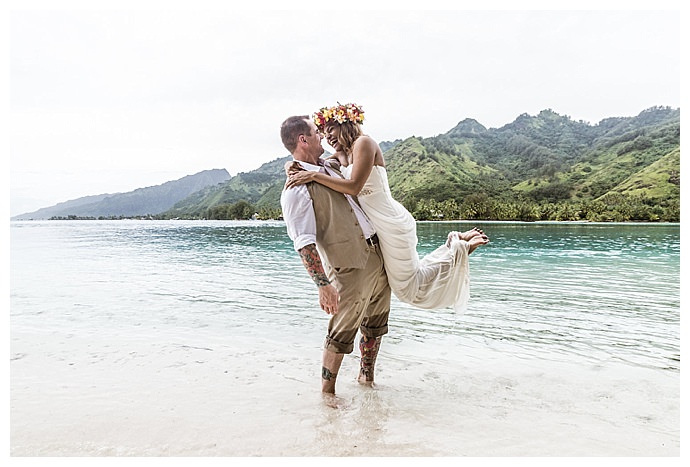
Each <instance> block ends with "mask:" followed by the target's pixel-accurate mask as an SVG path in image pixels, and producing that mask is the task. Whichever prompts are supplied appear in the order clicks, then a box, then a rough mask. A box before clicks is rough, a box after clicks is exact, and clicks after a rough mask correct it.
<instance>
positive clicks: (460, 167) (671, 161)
mask: <svg viewBox="0 0 690 467" xmlns="http://www.w3.org/2000/svg"><path fill="white" fill-rule="evenodd" d="M379 145H380V146H381V149H382V150H383V151H384V157H385V160H386V166H387V171H388V176H389V183H390V186H391V192H392V194H393V196H394V197H395V198H396V199H397V200H398V201H400V202H401V203H403V204H404V205H405V206H406V207H407V208H408V210H410V212H412V213H413V215H414V216H415V218H416V219H418V220H424V219H459V218H463V219H494V220H596V221H626V220H650V221H654V220H664V221H679V219H680V109H672V108H670V107H661V106H657V107H651V108H649V109H645V110H643V111H642V112H640V113H639V114H638V115H637V116H634V117H609V118H605V119H603V120H601V121H600V122H599V123H597V124H596V125H591V124H589V123H588V122H584V121H582V120H580V121H574V120H572V119H571V118H570V117H568V116H567V115H566V116H563V115H559V114H557V113H556V112H554V111H553V110H551V109H545V110H542V111H541V112H539V113H538V114H537V115H534V116H531V115H528V114H526V113H523V114H521V115H519V116H518V117H517V118H516V119H515V120H514V121H513V122H510V123H508V124H506V125H504V126H502V127H500V128H490V129H487V128H486V127H484V126H483V125H482V124H481V123H479V122H478V121H476V120H474V119H471V118H466V119H464V120H462V121H460V122H458V124H457V125H456V126H454V127H453V128H451V129H450V130H448V131H447V132H446V133H442V134H439V135H437V136H433V137H428V138H422V137H417V136H410V137H407V138H405V139H396V140H395V141H382V142H380V143H379ZM290 158H291V156H289V155H286V156H283V157H278V158H276V159H274V160H272V161H270V162H267V163H264V164H262V165H261V166H260V167H259V168H257V169H255V170H253V171H250V172H242V173H238V174H237V175H235V176H234V177H229V178H228V179H227V180H224V181H222V182H220V183H218V184H216V185H207V186H205V187H203V188H202V189H200V190H197V191H196V192H194V193H190V194H189V196H187V197H186V198H183V199H179V200H177V201H176V202H175V203H174V204H173V205H171V206H170V207H168V209H167V210H163V211H160V212H158V213H154V214H155V217H156V218H161V219H170V218H177V217H179V218H190V219H206V218H207V219H245V218H249V217H258V218H280V217H281V213H280V203H279V199H280V193H281V191H282V187H283V183H284V180H285V174H284V169H283V166H284V163H285V162H286V161H288V160H290ZM77 201H78V200H77ZM101 202H102V201H101Z"/></svg>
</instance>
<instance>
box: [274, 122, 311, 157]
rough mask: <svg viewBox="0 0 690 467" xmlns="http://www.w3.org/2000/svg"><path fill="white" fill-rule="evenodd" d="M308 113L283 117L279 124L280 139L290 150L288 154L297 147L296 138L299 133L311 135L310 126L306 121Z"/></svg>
mask: <svg viewBox="0 0 690 467" xmlns="http://www.w3.org/2000/svg"><path fill="white" fill-rule="evenodd" d="M308 120H309V115H295V116H292V117H288V118H286V119H285V121H284V122H283V124H282V125H280V139H282V140H283V146H285V149H287V150H288V151H290V154H292V153H293V152H295V149H297V139H298V138H299V135H307V136H311V127H310V126H309V124H308V123H307V121H308Z"/></svg>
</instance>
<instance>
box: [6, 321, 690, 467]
mask: <svg viewBox="0 0 690 467" xmlns="http://www.w3.org/2000/svg"><path fill="white" fill-rule="evenodd" d="M309 344H314V345H313V346H310V347H301V346H300V345H298V344H294V345H292V346H289V347H288V348H285V345H284V344H283V343H280V342H272V341H270V340H264V339H260V338H247V340H246V341H241V340H237V339H234V340H233V341H221V340H215V341H214V340H209V338H208V336H205V337H203V336H193V335H190V336H188V337H187V338H185V337H181V336H179V335H178V336H175V337H174V338H173V337H172V336H171V338H170V339H166V336H165V335H162V336H158V338H156V339H152V338H150V337H147V338H145V337H144V336H139V337H134V336H120V335H116V334H111V335H110V336H99V337H98V338H94V336H83V335H82V336H79V335H77V334H62V335H61V334H58V333H54V334H46V333H45V332H30V331H26V330H23V331H21V332H13V333H12V337H11V362H10V370H11V421H10V428H11V430H10V435H11V450H10V455H11V456H16V457H22V456H38V457H40V456H137V457H139V456H144V457H146V456H156V457H159V456H175V457H178V456H180V457H182V456H197V457H206V456H210V457H216V456H248V457H274V456H291V457H292V456H295V457H302V456H334V457H343V456H405V457H413V456H429V457H445V456H452V457H455V456H469V457H474V456H480V457H481V456H527V457H533V456H537V457H540V456H559V457H561V456H563V457H570V456H633V457H637V456H644V457H669V456H670V457H673V456H679V455H680V412H679V410H680V409H679V405H680V398H679V384H680V383H679V379H680V378H679V375H678V374H677V373H668V372H660V371H659V370H646V369H643V368H639V367H630V366H626V365H622V364H611V365H602V364H593V365H591V366H583V365H582V364H581V363H579V364H570V363H564V362H558V361H549V360H547V359H544V360H542V361H535V360H530V359H522V358H520V357H519V356H511V355H506V354H503V353H502V352H501V351H500V349H489V348H484V349H481V348H466V349H448V348H445V349H443V350H441V348H440V347H439V348H437V349H435V350H436V351H437V352H436V353H437V354H438V355H437V357H436V358H432V357H431V354H432V353H434V352H433V350H434V348H433V345H435V344H433V343H430V344H426V343H425V344H421V343H415V342H401V341H397V342H396V341H395V339H392V340H389V342H386V343H384V346H383V347H382V351H381V356H380V361H379V365H378V369H379V370H378V376H377V377H378V384H377V386H376V387H375V388H373V389H371V388H364V387H361V386H359V385H358V384H357V383H356V382H355V381H354V377H355V375H356V373H357V365H358V359H357V356H356V353H355V354H352V355H351V356H348V357H346V359H345V361H344V363H343V368H342V370H341V373H340V374H341V377H340V379H339V382H338V398H339V401H340V407H339V408H336V409H334V408H331V407H328V406H327V405H326V404H324V402H323V400H322V398H321V395H320V392H319V368H320V366H319V365H320V354H321V349H320V346H319V345H318V343H317V342H309ZM277 349H282V351H277Z"/></svg>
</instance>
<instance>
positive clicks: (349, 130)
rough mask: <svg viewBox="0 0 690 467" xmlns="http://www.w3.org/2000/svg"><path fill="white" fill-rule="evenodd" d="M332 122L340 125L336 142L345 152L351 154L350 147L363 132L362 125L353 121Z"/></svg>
mask: <svg viewBox="0 0 690 467" xmlns="http://www.w3.org/2000/svg"><path fill="white" fill-rule="evenodd" d="M334 124H335V125H339V126H340V133H339V134H338V143H340V145H341V146H342V147H343V150H344V151H345V152H346V153H347V154H352V147H353V146H354V145H355V141H356V140H357V138H359V137H360V136H362V134H363V133H362V127H361V126H359V124H358V123H355V122H343V123H337V122H334Z"/></svg>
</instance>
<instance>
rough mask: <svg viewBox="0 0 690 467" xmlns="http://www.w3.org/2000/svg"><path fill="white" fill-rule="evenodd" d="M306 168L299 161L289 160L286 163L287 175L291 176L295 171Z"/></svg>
mask: <svg viewBox="0 0 690 467" xmlns="http://www.w3.org/2000/svg"><path fill="white" fill-rule="evenodd" d="M300 170H304V168H303V167H302V166H301V165H300V164H299V162H297V161H288V162H286V163H285V175H287V176H290V175H292V174H293V173H295V172H299V171H300Z"/></svg>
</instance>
